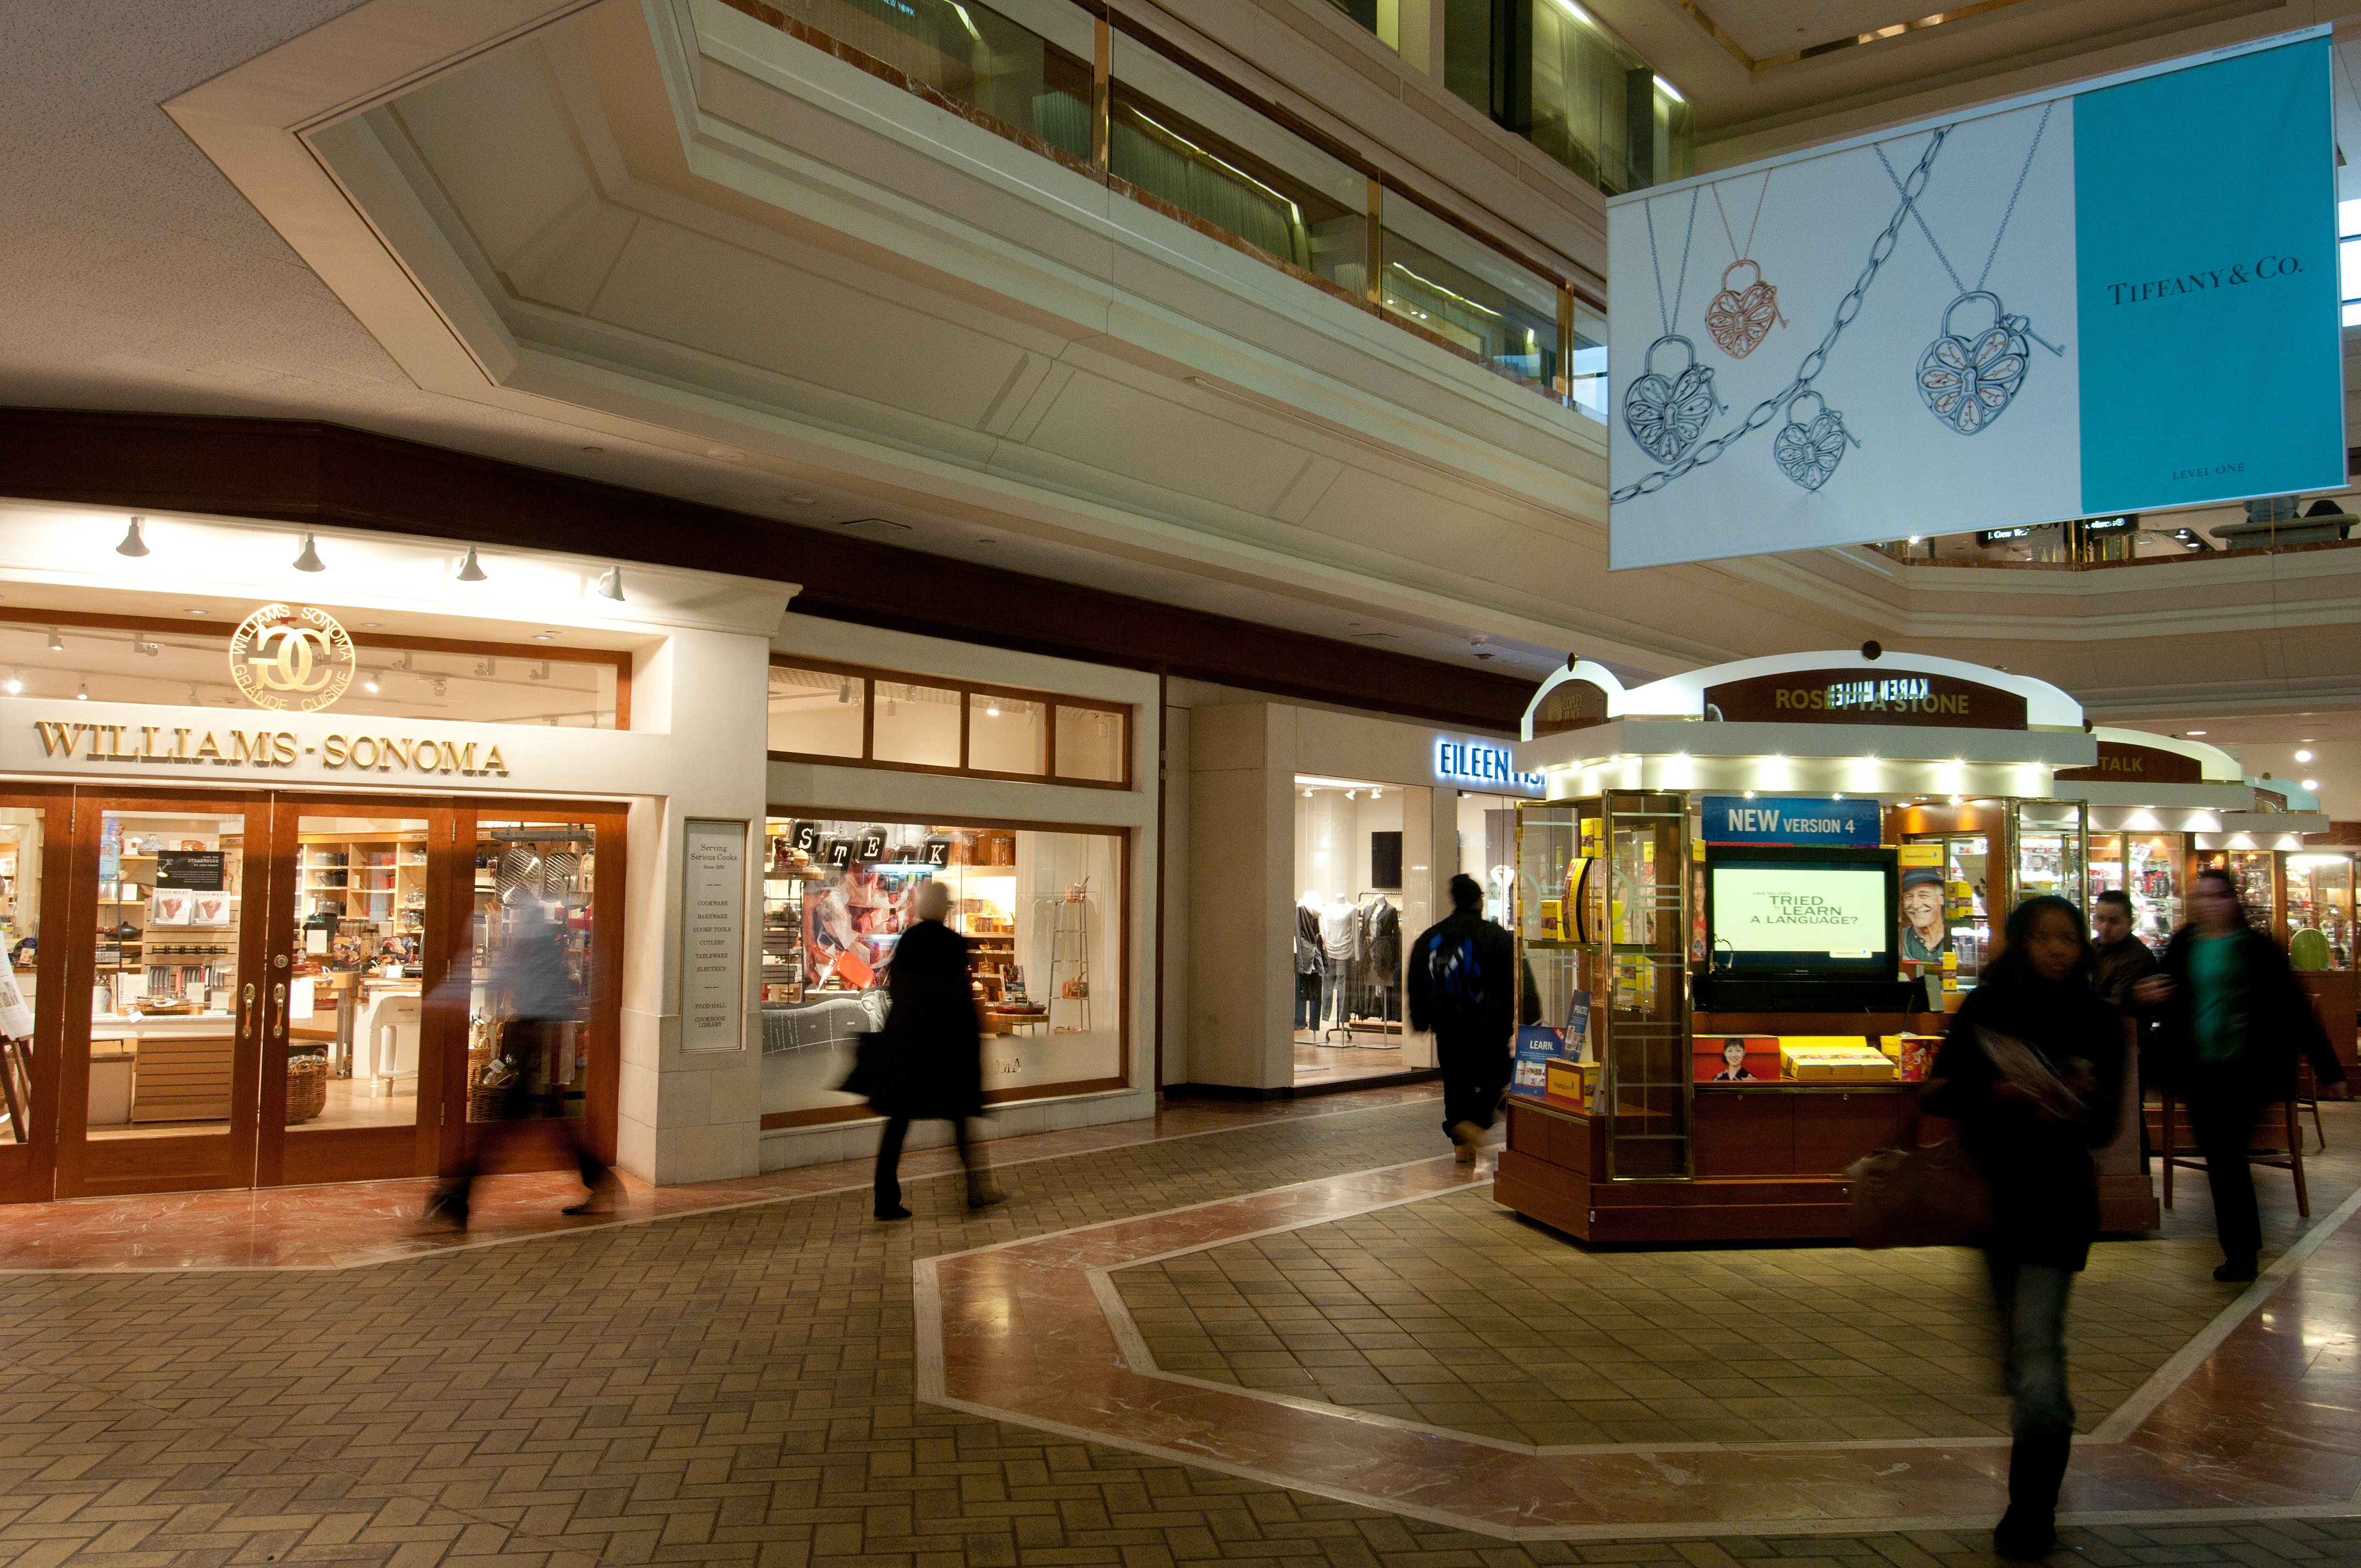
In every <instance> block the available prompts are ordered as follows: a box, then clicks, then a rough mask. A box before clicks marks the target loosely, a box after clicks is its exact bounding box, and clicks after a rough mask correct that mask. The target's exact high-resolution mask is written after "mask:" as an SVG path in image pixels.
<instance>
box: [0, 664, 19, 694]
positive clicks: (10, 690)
mask: <svg viewBox="0 0 2361 1568" xmlns="http://www.w3.org/2000/svg"><path fill="white" fill-rule="evenodd" d="M24 689H25V672H24V671H22V670H11V671H9V672H8V679H7V681H6V683H5V685H0V690H5V692H7V694H8V695H9V696H16V694H17V693H19V692H21V691H23V690H24Z"/></svg>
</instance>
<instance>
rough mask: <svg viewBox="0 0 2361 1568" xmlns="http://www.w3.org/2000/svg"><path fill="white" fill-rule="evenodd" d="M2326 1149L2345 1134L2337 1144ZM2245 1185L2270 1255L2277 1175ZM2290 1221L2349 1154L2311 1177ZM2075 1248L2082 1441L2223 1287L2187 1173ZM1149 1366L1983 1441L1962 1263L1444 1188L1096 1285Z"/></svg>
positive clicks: (1829, 1433)
mask: <svg viewBox="0 0 2361 1568" xmlns="http://www.w3.org/2000/svg"><path fill="white" fill-rule="evenodd" d="M2342 1141H2344V1142H2346V1143H2350V1142H2351V1140H2349V1139H2347V1140H2342ZM2258 1174H2260V1175H2262V1177H2263V1180H2264V1185H2263V1188H2262V1190H2263V1191H2264V1192H2265V1193H2266V1194H2268V1195H2274V1196H2276V1197H2277V1198H2278V1199H2279V1201H2276V1202H2272V1203H2269V1204H2268V1205H2267V1211H2268V1214H2269V1217H2270V1219H2271V1222H2272V1226H2273V1242H2274V1245H2277V1246H2284V1245H2286V1243H2287V1242H2288V1241H2289V1240H2290V1239H2291V1238H2292V1236H2293V1235H2294V1234H2296V1215H2295V1211H2294V1205H2293V1204H2292V1203H2291V1202H2289V1201H2285V1199H2286V1193H2287V1189H2288V1188H2289V1185H2290V1184H2289V1179H2288V1178H2286V1177H2285V1176H2282V1175H2273V1174H2270V1173H2258ZM2308 1174H2309V1175H2310V1178H2311V1181H2312V1202H2313V1205H2314V1209H2315V1212H2325V1211H2327V1210H2330V1209H2334V1207H2335V1206H2336V1205H2337V1204H2338V1203H2340V1202H2342V1201H2344V1200H2345V1197H2346V1196H2347V1195H2349V1194H2350V1193H2351V1192H2352V1191H2353V1190H2354V1189H2355V1187H2356V1185H2361V1151H2356V1150H2352V1149H2337V1150H2334V1151H2332V1152H2331V1153H2330V1154H2329V1155H2328V1156H2326V1157H2322V1158H2320V1159H2318V1160H2315V1161H2313V1162H2312V1163H2311V1165H2310V1168H2309V1172H2308ZM2180 1194H2181V1195H2182V1196H2181V1198H2180V1201H2179V1202H2178V1206H2177V1207H2176V1209H2175V1211H2174V1212H2172V1213H2171V1214H2169V1215H2168V1216H2167V1221H2166V1225H2165V1229H2164V1231H2163V1233H2162V1234H2161V1235H2160V1236H2158V1237H2156V1238H2141V1239H2125V1240H2118V1241H2111V1242H2108V1243H2105V1244H2103V1245H2100V1246H2099V1247H2098V1248H2097V1249H2096V1250H2095V1252H2094V1253H2093V1255H2092V1262H2091V1267H2090V1269H2089V1270H2088V1271H2087V1272H2086V1273H2085V1274H2084V1275H2083V1276H2082V1277H2081V1279H2080V1280H2079V1281H2078V1282H2077V1283H2076V1287H2075V1296H2074V1301H2073V1314H2072V1319H2071V1322H2070V1332H2069V1343H2068V1365H2070V1368H2071V1371H2072V1378H2073V1384H2072V1387H2073V1390H2074V1395H2075V1403H2076V1409H2078V1410H2079V1411H2080V1413H2081V1429H2082V1430H2083V1431H2092V1429H2094V1428H2096V1427H2097V1426H2098V1425H2099V1423H2100V1422H2101V1421H2102V1420H2104V1419H2105V1417H2106V1416H2107V1414H2108V1413H2109V1412H2110V1411H2112V1410H2114V1409H2115V1408H2116V1406H2117V1405H2119V1404H2120V1403H2121V1402H2122V1401H2123V1400H2124V1398H2126V1397H2127V1396H2128V1395H2130V1394H2131V1393H2132V1391H2133V1390H2134V1389H2136V1388H2137V1387H2139V1386H2140V1384H2141V1383H2143V1382H2145V1381H2146V1380H2147V1377H2148V1376H2149V1375H2150V1374H2152V1373H2154V1372H2155V1371H2156V1369H2157V1368H2158V1367H2159V1366H2161V1365H2163V1364H2164V1363H2165V1361H2166V1360H2167V1359H2168V1358H2169V1357H2170V1356H2171V1354H2173V1352H2174V1351H2176V1350H2178V1349H2179V1348H2180V1346H2181V1345H2182V1344H2183V1343H2187V1341H2188V1340H2189V1338H2190V1337H2191V1335H2192V1334H2194V1333H2196V1332H2198V1331H2199V1330H2201V1329H2202V1328H2203V1327H2204V1326H2205V1324H2206V1323H2207V1321H2210V1320H2211V1319H2212V1318H2213V1316H2214V1314H2215V1313H2217V1312H2219V1311H2220V1310H2222V1308H2223V1307H2224V1304H2226V1303H2227V1302H2228V1301H2230V1300H2231V1299H2233V1298H2235V1296H2236V1294H2237V1291H2236V1290H2235V1288H2229V1287H2224V1286H2222V1285H2217V1284H2215V1283H2214V1282H2213V1280H2212V1279H2211V1278H2210V1277H2208V1275H2209V1272H2210V1271H2211V1270H2212V1268H2213V1266H2214V1264H2216V1263H2218V1262H2219V1261H2220V1260H2221V1255H2220V1251H2219V1249H2218V1248H2217V1247H2216V1246H2215V1245H2214V1243H2213V1234H2212V1218H2211V1210H2210V1209H2209V1208H2208V1207H2207V1205H2206V1203H2205V1201H2204V1187H2203V1181H2202V1176H2200V1177H2199V1178H2198V1179H2197V1180H2196V1181H2194V1182H2192V1183H2189V1184H2185V1185H2182V1186H2181V1187H2180ZM1113 1278H1114V1281H1115V1285H1116V1288H1118V1289H1119V1290H1120V1291H1121V1293H1122V1298H1123V1302H1124V1305H1125V1306H1126V1308H1127V1309H1128V1310H1130V1312H1131V1315H1132V1319H1133V1321H1135V1322H1136V1323H1137V1326H1138V1329H1139V1332H1140V1334H1141V1337H1142V1339H1143V1340H1144V1341H1145V1343H1146V1344H1147V1346H1148V1352H1149V1354H1152V1355H1153V1356H1154V1358H1155V1364H1156V1365H1157V1366H1158V1367H1159V1368H1161V1369H1162V1370H1164V1371H1167V1372H1175V1373H1184V1374H1187V1375H1189V1376H1195V1377H1199V1378H1204V1379H1208V1380H1211V1381H1214V1382H1221V1383H1232V1384H1236V1385H1239V1386H1242V1387H1248V1388H1258V1389H1266V1390H1271V1391H1275V1392H1279V1393H1286V1394H1294V1395H1300V1396H1303V1397H1305V1398H1316V1399H1325V1400H1331V1401H1334V1402H1335V1403H1337V1404H1340V1405H1346V1406H1349V1407H1351V1408H1353V1409H1358V1410H1366V1411H1369V1412H1371V1413H1374V1414H1378V1415H1387V1416H1394V1417H1399V1418H1401V1419H1404V1420H1422V1421H1426V1422H1431V1423H1433V1424H1435V1425H1438V1426H1444V1427H1449V1428H1451V1429H1453V1430H1455V1431H1465V1432H1471V1433H1475V1434H1477V1435H1479V1436H1486V1437H1495V1438H1500V1439H1504V1440H1506V1441H1509V1442H1522V1443H1533V1444H1539V1445H1545V1446H1546V1445H1558V1444H1584V1443H1606V1442H1766V1441H1767V1442H1827V1441H1835V1440H1840V1439H1846V1438H1909V1437H1961V1436H1975V1435H1982V1436H2002V1435H2005V1433H2006V1431H2007V1430H2008V1428H2007V1413H2008V1405H2007V1400H2006V1398H2005V1397H2004V1394H2003V1392H2002V1389H2001V1387H2000V1380H1999V1374H1998V1371H1997V1364H1996V1360H1995V1356H1996V1352H1995V1348H1994V1343H1995V1342H1994V1337H1993V1328H1992V1325H1991V1323H1990V1321H1988V1319H1989V1309H1988V1307H1987V1305H1986V1300H1987V1298H1986V1294H1985V1289H1984V1285H1983V1280H1982V1271H1981V1266H1980V1265H1979V1263H1978V1260H1977V1258H1976V1256H1975V1255H1973V1254H1971V1253H1969V1252H1966V1251H1964V1250H1961V1249H1957V1248H1910V1249H1905V1250H1898V1251H1893V1252H1874V1253H1864V1252H1859V1251H1856V1250H1854V1249H1852V1248H1850V1247H1846V1246H1828V1245H1817V1246H1797V1247H1789V1248H1765V1247H1747V1248H1710V1249H1700V1248H1686V1249H1672V1248H1667V1249H1661V1250H1640V1249H1622V1250H1607V1249H1600V1250H1587V1249H1584V1248H1581V1247H1576V1246H1569V1245H1566V1243H1565V1239H1564V1238H1563V1237H1560V1236H1559V1235H1557V1234H1555V1233H1554V1232H1551V1231H1548V1230H1546V1229H1544V1228H1543V1227H1541V1226H1538V1225H1535V1224H1532V1223H1528V1222H1525V1221H1522V1220H1521V1219H1519V1218H1518V1217H1517V1216H1515V1215H1513V1214H1511V1213H1510V1212H1507V1211H1506V1210H1503V1209H1501V1208H1499V1206H1498V1205H1496V1204H1494V1203H1492V1202H1491V1201H1490V1200H1489V1194H1488V1192H1485V1191H1476V1192H1462V1193H1455V1194H1450V1195H1447V1196H1444V1197H1440V1198H1435V1199H1433V1200H1430V1201H1424V1202H1419V1203H1412V1204H1406V1205H1402V1206H1399V1207H1395V1208H1390V1209H1383V1210H1378V1211H1376V1212H1371V1213H1367V1214H1363V1215H1359V1216H1356V1217H1355V1218H1352V1219H1348V1220H1340V1221H1336V1222H1334V1223H1329V1224H1324V1225H1314V1226H1310V1227H1307V1228H1305V1229H1302V1230H1297V1231H1289V1232H1286V1233H1284V1234H1278V1235H1270V1236H1264V1237H1260V1238H1257V1239H1256V1240H1253V1241H1245V1242H1237V1243H1234V1244H1231V1245H1226V1246H1220V1247H1213V1248H1210V1249H1208V1250H1206V1251H1203V1252H1198V1253H1193V1254H1191V1255H1186V1256H1183V1257H1178V1258H1173V1259H1170V1260H1168V1261H1165V1262H1161V1263H1154V1264H1147V1265H1143V1266H1138V1267H1134V1268H1127V1269H1122V1270H1119V1271H1117V1272H1116V1273H1115V1275H1114V1276H1113Z"/></svg>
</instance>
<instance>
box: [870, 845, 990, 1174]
mask: <svg viewBox="0 0 2361 1568" xmlns="http://www.w3.org/2000/svg"><path fill="white" fill-rule="evenodd" d="M950 905H951V894H950V888H949V887H947V886H945V885H944V884H943V883H939V882H928V883H921V884H920V885H919V887H918V890H917V893H916V894H914V895H913V896H912V899H911V913H912V914H913V915H914V916H916V917H917V918H915V919H914V920H912V921H911V923H910V927H909V928H908V929H907V930H906V931H904V932H903V933H902V939H901V940H900V941H898V942H896V943H895V945H894V959H893V963H892V965H891V966H890V967H889V968H888V969H887V970H886V971H885V994H886V997H887V999H888V1005H887V1007H886V1011H885V1027H884V1039H883V1041H882V1044H883V1046H884V1051H883V1053H882V1055H883V1058H884V1064H883V1065H884V1069H885V1070H884V1085H883V1087H881V1088H880V1089H879V1091H877V1092H876V1093H874V1094H872V1095H871V1096H870V1099H869V1103H870V1105H871V1106H872V1107H873V1108H874V1109H876V1110H877V1111H880V1112H882V1113H884V1116H885V1135H884V1138H882V1139H881V1140H880V1141H879V1143H878V1145H877V1191H876V1201H875V1204H874V1208H875V1212H876V1215H877V1217H878V1218H879V1219H881V1220H906V1219H908V1218H909V1217H910V1211H909V1210H907V1209H906V1208H904V1207H903V1206H902V1181H901V1175H900V1167H901V1163H902V1139H903V1138H904V1137H905V1136H906V1135H907V1134H908V1133H909V1131H910V1124H911V1123H912V1122H925V1121H932V1120H936V1119H938V1118H940V1119H945V1120H948V1121H949V1122H950V1124H951V1138H952V1140H953V1142H955V1143H956V1144H958V1146H959V1157H960V1167H961V1169H963V1170H964V1171H966V1173H967V1206H968V1207H969V1208H971V1209H983V1208H989V1207H990V1206H991V1205H993V1204H994V1203H997V1202H999V1201H1000V1194H999V1193H997V1192H995V1191H994V1190H992V1184H991V1180H990V1178H989V1174H988V1172H987V1170H986V1168H985V1167H984V1165H983V1155H982V1153H981V1152H980V1151H978V1150H977V1149H976V1148H975V1147H974V1146H973V1145H972V1144H971V1143H970V1142H969V1138H968V1123H969V1121H970V1120H971V1119H972V1118H973V1117H977V1116H981V1115H983V1031H982V1030H981V1029H980V1028H979V1027H978V1025H977V1024H976V1014H975V993H974V991H973V988H972V984H971V982H970V981H969V979H968V967H967V938H964V937H962V936H961V935H960V934H959V933H958V932H956V931H954V930H952V929H951V928H950V927H949V926H947V925H945V924H943V916H945V915H947V914H949V913H950Z"/></svg>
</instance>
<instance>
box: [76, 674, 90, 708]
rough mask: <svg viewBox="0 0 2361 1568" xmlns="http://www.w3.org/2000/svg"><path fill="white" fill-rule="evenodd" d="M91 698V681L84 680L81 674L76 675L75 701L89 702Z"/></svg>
mask: <svg viewBox="0 0 2361 1568" xmlns="http://www.w3.org/2000/svg"><path fill="white" fill-rule="evenodd" d="M89 700H90V683H89V682H88V681H86V680H83V679H82V677H81V676H80V675H76V676H75V677H74V701H76V702H88V701H89Z"/></svg>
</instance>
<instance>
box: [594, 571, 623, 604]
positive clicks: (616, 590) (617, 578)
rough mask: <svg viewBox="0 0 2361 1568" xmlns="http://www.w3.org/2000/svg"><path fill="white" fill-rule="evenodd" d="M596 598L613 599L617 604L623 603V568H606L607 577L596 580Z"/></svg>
mask: <svg viewBox="0 0 2361 1568" xmlns="http://www.w3.org/2000/svg"><path fill="white" fill-rule="evenodd" d="M598 597H599V598H610V599H613V600H614V601H615V602H616V603H617V604H620V603H622V602H623V568H622V567H621V566H620V565H617V566H609V567H608V568H607V575H606V576H603V577H601V578H599V579H598Z"/></svg>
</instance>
